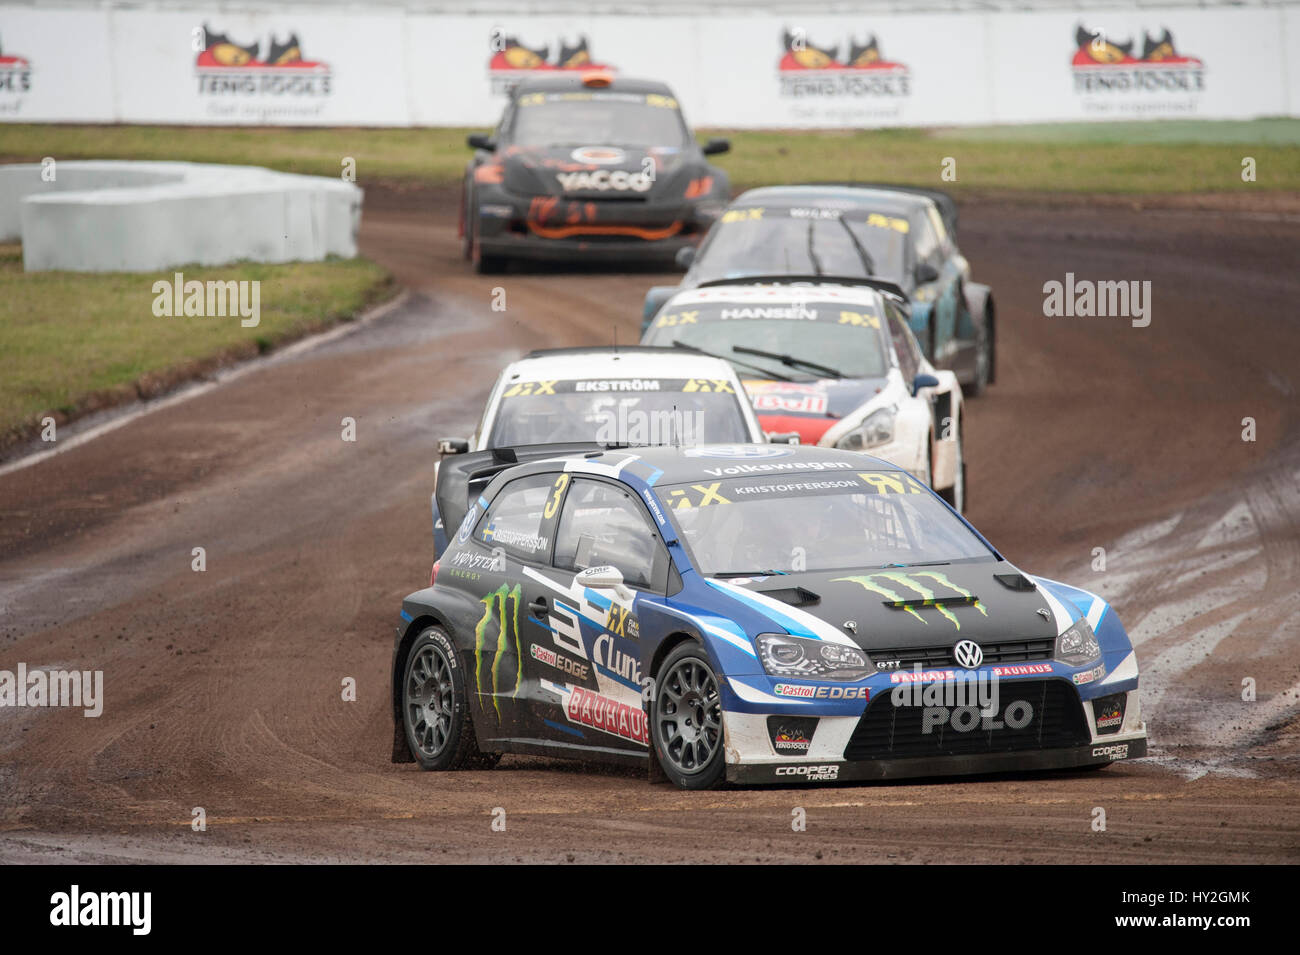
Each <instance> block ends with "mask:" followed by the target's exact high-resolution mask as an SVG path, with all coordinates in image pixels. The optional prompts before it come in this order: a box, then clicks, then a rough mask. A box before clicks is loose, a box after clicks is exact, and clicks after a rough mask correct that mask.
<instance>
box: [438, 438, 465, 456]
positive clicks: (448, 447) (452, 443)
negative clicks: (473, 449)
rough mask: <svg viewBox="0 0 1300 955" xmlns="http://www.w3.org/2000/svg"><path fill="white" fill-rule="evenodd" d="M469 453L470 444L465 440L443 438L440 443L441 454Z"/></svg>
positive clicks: (439, 450)
mask: <svg viewBox="0 0 1300 955" xmlns="http://www.w3.org/2000/svg"><path fill="white" fill-rule="evenodd" d="M467 451H469V442H468V441H466V440H465V439H464V438H443V439H442V440H441V441H439V442H438V453H439V454H464V453H466V452H467Z"/></svg>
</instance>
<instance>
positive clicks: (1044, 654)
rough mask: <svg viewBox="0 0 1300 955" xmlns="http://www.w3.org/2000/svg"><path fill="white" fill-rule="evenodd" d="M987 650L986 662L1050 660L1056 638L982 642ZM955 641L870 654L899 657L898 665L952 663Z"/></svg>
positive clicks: (878, 657)
mask: <svg viewBox="0 0 1300 955" xmlns="http://www.w3.org/2000/svg"><path fill="white" fill-rule="evenodd" d="M976 642H977V643H979V645H980V649H981V650H983V651H984V662H985V663H1029V662H1032V661H1034V660H1050V659H1052V652H1053V651H1054V650H1055V649H1056V640H1055V639H1054V638H1053V637H1045V638H1043V639H1041V640H1039V639H1035V640H1005V641H1001V642H998V643H993V642H990V643H980V642H979V641H978V640H977V641H976ZM955 643H956V641H954V642H953V643H945V644H943V645H942V646H937V647H896V648H893V649H888V650H877V649H875V648H872V649H869V650H868V651H867V654H868V655H869V656H870V657H871V659H872V660H873V661H875V662H877V663H879V662H883V661H885V660H897V661H898V667H897V669H910V668H911V667H913V666H915V665H916V664H918V663H919V664H920V665H921V666H923V667H932V666H933V667H949V666H953V665H954V664H955V663H956V662H957V661H956V660H954V659H953V658H952V648H953V646H954V645H955Z"/></svg>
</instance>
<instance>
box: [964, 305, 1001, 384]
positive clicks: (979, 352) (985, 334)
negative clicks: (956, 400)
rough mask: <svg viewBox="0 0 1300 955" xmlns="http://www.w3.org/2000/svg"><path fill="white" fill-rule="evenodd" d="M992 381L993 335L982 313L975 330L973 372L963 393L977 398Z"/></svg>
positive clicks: (988, 317)
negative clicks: (981, 318) (981, 319)
mask: <svg viewBox="0 0 1300 955" xmlns="http://www.w3.org/2000/svg"><path fill="white" fill-rule="evenodd" d="M992 380H993V333H992V332H991V331H990V316H989V313H988V310H987V309H986V310H985V312H984V321H982V322H980V324H979V325H977V326H976V328H975V370H974V371H973V372H972V373H971V380H970V382H969V383H968V384H967V385H966V387H965V388H963V389H962V391H963V393H965V394H967V395H969V396H970V397H972V398H978V397H979V396H980V395H982V394H984V392H986V391H988V388H989V383H990V382H991V381H992Z"/></svg>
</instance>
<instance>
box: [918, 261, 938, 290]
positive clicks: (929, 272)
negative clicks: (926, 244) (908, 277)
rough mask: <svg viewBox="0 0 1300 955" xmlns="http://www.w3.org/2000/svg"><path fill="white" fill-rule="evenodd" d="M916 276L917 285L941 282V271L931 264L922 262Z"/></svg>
mask: <svg viewBox="0 0 1300 955" xmlns="http://www.w3.org/2000/svg"><path fill="white" fill-rule="evenodd" d="M914 275H915V276H916V284H917V285H929V284H930V283H931V282H937V281H939V270H938V269H936V268H935V267H934V266H933V265H931V264H930V263H929V262H922V263H921V264H920V265H918V266H917V267H916V272H915V273H914Z"/></svg>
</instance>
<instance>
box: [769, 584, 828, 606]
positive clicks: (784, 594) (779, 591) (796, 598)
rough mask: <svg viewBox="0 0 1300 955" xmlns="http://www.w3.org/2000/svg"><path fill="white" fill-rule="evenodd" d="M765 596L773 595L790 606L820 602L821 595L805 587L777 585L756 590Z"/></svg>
mask: <svg viewBox="0 0 1300 955" xmlns="http://www.w3.org/2000/svg"><path fill="white" fill-rule="evenodd" d="M757 592H758V593H760V594H763V595H764V596H767V597H774V598H775V599H777V600H779V601H781V602H782V603H786V604H789V605H790V606H791V607H807V606H808V605H809V604H815V603H821V600H822V598H821V596H820V595H818V594H815V593H813V592H812V591H811V590H808V589H807V588H806V587H778V588H776V589H775V590H759V591H757Z"/></svg>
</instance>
